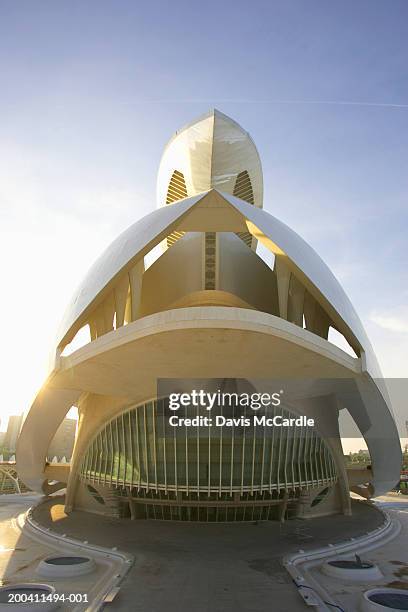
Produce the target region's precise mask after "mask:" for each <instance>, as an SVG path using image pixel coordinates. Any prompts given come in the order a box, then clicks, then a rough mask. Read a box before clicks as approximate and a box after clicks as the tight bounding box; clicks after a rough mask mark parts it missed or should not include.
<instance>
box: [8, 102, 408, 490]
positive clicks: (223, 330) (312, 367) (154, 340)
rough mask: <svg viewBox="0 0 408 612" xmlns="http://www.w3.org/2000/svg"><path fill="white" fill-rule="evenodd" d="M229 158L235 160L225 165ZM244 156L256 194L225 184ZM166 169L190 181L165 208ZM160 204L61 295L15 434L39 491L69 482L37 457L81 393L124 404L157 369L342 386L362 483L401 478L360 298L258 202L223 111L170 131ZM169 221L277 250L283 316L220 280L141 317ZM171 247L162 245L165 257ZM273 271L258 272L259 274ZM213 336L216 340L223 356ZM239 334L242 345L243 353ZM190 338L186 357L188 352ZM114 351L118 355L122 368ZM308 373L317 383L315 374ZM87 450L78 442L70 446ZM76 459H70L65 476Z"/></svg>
mask: <svg viewBox="0 0 408 612" xmlns="http://www.w3.org/2000/svg"><path fill="white" fill-rule="evenodd" d="M227 145H228V146H232V147H233V151H234V154H233V155H232V156H230V155H225V150H226V148H228V146H227ZM197 149H199V150H200V151H199V156H198V158H197V160H198V161H197V160H196V158H195V155H196V154H197ZM231 159H233V161H234V165H232V166H229V165H228V164H230V163H231ZM176 161H177V164H178V167H177V168H175V167H174V166H175V163H176ZM196 161H197V163H196ZM241 162H242V163H241ZM241 167H242V169H245V170H247V171H248V172H250V175H251V180H252V186H253V189H254V196H255V201H254V203H253V204H252V203H248V202H246V201H244V200H242V199H240V198H237V197H235V196H234V195H232V193H233V191H234V189H233V184H234V181H235V179H236V176H237V173H239V172H240V171H241ZM174 169H177V170H180V172H183V174H184V176H185V177H186V186H187V191H188V193H189V194H190V193H191V194H193V195H192V197H188V198H185V199H182V200H181V201H178V202H174V203H171V206H163V204H164V203H165V199H163V198H165V189H167V184H168V180H169V178H170V177H171V174H172V172H173V171H174ZM234 172H235V174H234ZM216 187H217V188H216ZM220 187H222V188H223V191H221V190H219V188H220ZM199 191H202V192H201V193H199ZM159 203H160V205H161V207H160V208H159V209H158V210H156V211H154V212H152V213H150V214H149V215H147V216H146V217H144V218H143V219H141V220H140V221H138V222H136V223H135V224H133V225H132V226H131V227H129V228H128V229H127V230H126V231H125V232H123V233H122V234H121V235H120V236H119V237H118V238H117V239H116V240H115V241H114V242H113V243H112V244H111V245H110V246H109V247H108V249H106V251H105V252H104V253H103V254H102V255H101V257H100V258H99V259H98V260H97V261H96V262H95V264H94V265H93V266H92V268H91V269H90V271H89V272H88V274H87V276H86V277H85V279H84V281H83V282H82V283H81V285H80V286H79V288H78V290H77V291H76V293H75V295H74V297H73V299H72V301H71V303H70V305H69V306H68V309H67V311H66V313H65V316H64V318H63V321H62V324H61V327H60V330H59V333H58V337H57V340H56V344H55V347H54V351H53V363H52V368H51V373H50V375H49V377H48V379H47V381H46V383H45V385H44V387H43V388H42V390H41V391H40V393H39V394H38V396H37V398H36V399H35V401H34V403H33V405H32V407H31V410H30V412H29V413H28V415H27V417H26V420H25V422H24V425H23V428H22V431H21V434H20V437H19V440H18V445H17V463H18V466H17V467H18V472H19V475H20V477H21V478H22V480H23V481H24V482H25V483H26V484H27V485H28V486H30V487H31V488H33V489H36V490H41V489H42V490H47V486H48V485H45V489H44V484H43V483H44V481H45V480H47V479H50V480H51V479H53V480H58V479H60V480H61V481H64V482H66V480H67V472H68V470H69V466H66V465H65V466H63V468H61V470H60V473H61V477H60V478H59V477H58V475H57V472H58V469H57V468H56V467H55V466H46V465H45V458H46V456H47V450H48V446H49V444H50V442H51V439H52V437H53V435H54V433H55V431H56V429H57V428H58V426H59V424H60V423H61V421H62V420H63V418H64V416H65V414H66V412H67V411H68V410H69V408H70V407H71V406H72V405H73V404H76V403H77V402H78V401H80V399H81V397H84V395H86V394H99V395H100V396H103V395H106V396H109V397H112V398H116V399H115V401H114V402H113V404H112V405H115V406H116V408H112V410H122V409H123V406H125V405H127V404H129V402H130V403H132V402H133V403H134V402H136V401H144V400H145V399H146V398H148V397H152V396H153V394H154V384H155V380H156V378H157V377H170V378H171V377H175V378H177V377H180V378H189V377H190V378H196V377H200V376H201V377H220V376H221V377H227V378H228V377H244V378H262V377H263V378H265V379H267V378H270V377H271V371H272V372H273V375H274V376H276V377H285V376H287V377H291V376H295V377H298V378H304V379H310V380H311V379H314V382H313V383H310V385H311V386H313V385H314V386H315V387H316V388H315V387H313V389H311V390H310V389H309V391H313V392H314V394H315V396H318V395H319V394H320V393H321V387H322V388H324V389H325V392H326V393H332V394H334V395H335V396H336V402H337V404H336V406H337V407H338V408H342V407H346V408H347V409H348V410H349V412H350V413H351V415H352V417H353V418H354V420H355V422H356V423H357V425H358V427H359V429H360V431H361V433H362V435H363V436H364V438H365V440H366V442H367V445H368V448H369V451H370V455H371V460H372V477H371V479H370V480H371V485H370V489H369V493H370V494H371V495H373V494H377V495H378V494H381V493H383V492H386V491H388V490H389V489H390V488H391V487H392V486H394V484H395V482H396V481H397V480H398V478H399V470H400V465H401V450H400V443H399V437H398V433H397V429H396V426H395V422H394V418H393V415H392V411H391V407H390V406H389V403H388V400H387V394H386V392H385V391H384V388H383V386H382V384H381V381H380V380H379V379H380V377H381V373H380V370H379V367H378V363H377V360H376V357H375V355H374V352H373V349H372V347H371V345H370V342H369V340H368V338H367V335H366V333H365V330H364V328H363V325H362V323H361V321H360V319H359V317H358V315H357V314H356V311H355V309H354V308H353V306H352V304H351V302H350V300H349V299H348V297H347V295H346V294H345V292H344V290H343V289H342V287H341V285H340V284H339V282H338V281H337V279H336V278H335V276H334V275H333V274H332V272H331V271H330V270H329V268H328V267H327V266H326V264H325V263H324V262H323V261H322V259H321V258H320V257H319V256H318V255H317V253H316V252H315V251H314V250H313V249H312V248H311V247H310V246H309V245H308V244H307V243H306V242H305V241H304V240H303V239H302V238H301V237H300V236H299V235H298V234H296V233H295V232H294V231H293V230H291V229H290V228H289V227H287V226H286V225H285V224H284V223H282V222H281V221H279V220H278V219H276V218H275V217H273V216H272V215H270V214H269V213H267V212H265V211H263V210H262V208H261V206H262V171H261V166H260V162H259V156H258V153H257V151H256V148H255V146H254V145H253V143H252V140H251V139H250V137H249V136H248V135H247V133H246V132H244V131H243V130H242V128H240V127H239V126H238V125H237V124H235V122H233V121H232V120H230V119H228V118H226V117H225V116H224V115H222V114H220V113H218V112H212V113H210V114H209V115H207V116H205V117H204V118H202V119H201V120H199V121H197V122H194V123H193V124H192V125H190V126H187V128H185V129H183V130H181V131H180V132H179V133H177V134H176V136H175V137H174V138H173V140H172V141H170V143H169V145H168V147H167V149H166V151H165V153H164V156H163V159H162V163H161V167H160V173H159ZM173 232H177V233H178V235H181V236H183V235H184V233H186V232H201V233H208V232H210V233H222V232H229V233H231V234H238V235H239V234H244V233H248V232H249V234H251V235H252V237H253V239H254V240H259V241H260V242H262V243H263V244H264V245H265V246H266V247H267V248H268V249H269V250H270V251H271V252H273V253H274V255H275V267H274V270H273V271H270V274H271V275H272V276H271V278H272V277H273V282H274V290H275V291H277V294H278V297H277V299H278V311H279V316H276V315H275V314H271V313H273V312H274V310H270V311H269V312H268V313H267V312H265V311H262V309H257V308H256V307H255V308H254V307H253V306H250V305H249V306H248V308H247V307H246V304H245V301H241V302H237V301H235V302H234V301H231V303H229V304H228V299H229V298H228V292H226V293H225V292H224V293H223V292H222V291H221V292H220V291H218V292H214V293H213V296H215V297H216V298H217V299H220V300H221V301H220V302H218V303H217V302H216V300H215V301H214V302H213V305H207V304H211V302H202V303H201V304H198V305H199V306H200V308H197V303H194V300H196V302H197V299H198V298H200V299H201V298H202V295H201V293H200V292H197V291H195V292H193V293H190V294H189V295H187V296H186V300H184V301H183V300H182V301H181V302H179V303H178V304H175V305H174V306H173V307H169V308H167V307H166V309H164V310H162V311H161V312H156V313H154V314H148V316H143V314H141V310H140V307H141V292H142V277H143V258H144V257H145V255H147V254H148V253H149V251H151V249H152V248H153V247H155V246H157V245H158V244H160V243H161V241H163V240H164V239H166V237H168V236H169V235H170V234H172V233H173ZM172 248H173V247H171V248H170V249H169V250H168V251H167V252H166V253H165V254H164V255H163V256H162V257H163V258H165V257H171V256H172V255H171V251H172ZM245 248H247V247H245ZM174 249H175V250H174V252H176V247H174ZM251 256H252V257H256V256H255V254H253V253H251ZM159 261H160V260H159ZM168 261H170V260H168ZM163 269H166V268H165V267H163ZM242 273H243V274H246V273H247V272H242ZM262 274H264V272H262ZM267 277H268V274H267V273H266V272H265V276H263V277H262V278H265V279H267ZM262 282H264V281H262ZM265 282H266V281H265ZM271 291H272V284H271ZM197 294H198V296H197ZM221 294H222V295H221ZM229 295H232V293H230V294H229ZM225 300H226V302H225V303H226V307H223V306H224V301H225ZM220 305H221V306H220ZM237 306H238V307H237ZM150 312H152V311H150ZM303 318H304V320H305V321H306V329H303ZM114 320H115V328H114V324H113V321H114ZM125 322H127V324H126V325H125V324H124V323H125ZM85 325H89V326H90V329H91V338H92V341H91V342H90V343H89V344H87V345H86V346H84V347H82V348H80V349H78V350H77V351H75V352H74V353H72V354H71V355H69V356H67V357H64V356H61V353H62V351H63V350H64V348H65V347H66V346H67V345H68V344H69V343H70V342H71V341H72V339H73V338H74V337H75V335H76V333H77V332H78V331H79V330H80V329H81V328H82V327H84V326H85ZM330 326H332V327H334V328H335V329H337V330H338V331H339V332H340V333H342V334H343V335H344V337H345V338H346V340H347V341H348V342H349V344H350V345H351V346H352V348H353V349H354V351H355V353H356V357H355V358H353V357H350V356H349V355H347V354H346V353H344V352H343V351H341V350H340V349H338V348H336V347H334V346H333V345H332V344H330V343H329V342H328V340H327V334H328V329H329V327H330ZM210 341H211V342H215V341H216V342H219V346H218V349H219V356H218V357H217V359H214V356H213V354H212V351H211V348H210V347H211V344H208V343H209V342H210ZM243 342H244V343H245V348H246V351H248V358H245V359H243V358H242V354H241V347H242V345H243ZM207 345H208V346H207ZM186 346H188V350H189V355H194V356H195V358H194V359H193V360H191V359H186V357H185V353H184V347H186ZM206 346H207V349H206ZM170 353H171V356H172V358H171V360H169V358H168V355H169V354H170ZM281 355H284V356H285V358H284V359H281V358H280V356H281ZM118 363H120V364H123V365H122V366H121V368H120V369H119V368H118V366H117V364H118ZM295 364H298V365H295ZM316 379H321V382H320V383H318V384H317V383H316ZM336 379H346V380H348V379H350V380H351V381H352V382H353V384H352V386H351V387H350V386H347V385H345V386H344V385H343V386H342V385H341V384H340V383H337V382H333V380H336ZM325 381H326V382H325ZM312 395H313V394H312ZM115 402H116V403H115ZM336 410H337V408H336ZM103 418H105V419H107V418H109V414H108V413H103V411H102V410H101V413H100V414H99V415H98V416H95V426H96V423H97V421H98V419H103ZM85 437H86V436H85ZM82 451H83V449H82V448H81V449H79V448H76V449H75V451H74V456H75V454H76V455H77V456H78V453H79V454H80V452H82ZM385 457H386V458H387V459H386V461H385ZM75 469H76V466H75V461H74V464H73V465H72V466H71V475H72V473H73V470H75ZM350 484H351V483H350ZM353 484H354V483H353ZM357 484H358V483H357ZM361 484H364V482H362V483H361Z"/></svg>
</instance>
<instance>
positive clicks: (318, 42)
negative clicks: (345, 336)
mask: <svg viewBox="0 0 408 612" xmlns="http://www.w3.org/2000/svg"><path fill="white" fill-rule="evenodd" d="M407 23H408V3H407V2H406V0H367V1H366V0H359V1H358V2H356V1H355V0H354V1H343V2H341V3H340V2H325V1H320V0H317V1H314V0H311V1H306V0H299V1H291V0H288V1H281V2H273V1H268V2H262V1H257V0H255V1H254V2H247V1H246V2H242V1H240V0H239V1H234V2H231V1H223V2H206V3H203V2H193V1H190V2H184V1H177V2H174V3H169V2H163V1H159V2H154V3H143V4H142V3H139V2H125V1H120V0H119V1H115V2H114V1H111V2H107V1H85V2H75V1H73V0H70V1H69V2H68V1H65V2H64V1H60V2H55V1H53V2H49V1H38V2H32V1H30V0H26V1H20V0H14V1H11V0H10V1H8V0H3V1H2V2H0V91H1V95H0V113H1V122H0V225H1V227H0V253H1V258H2V264H3V266H2V268H4V270H3V271H2V274H3V279H4V282H5V285H6V287H7V291H6V295H7V299H6V300H3V303H2V306H1V309H2V311H1V315H2V320H3V322H10V323H9V325H6V326H5V327H6V329H5V330H4V334H3V346H4V347H5V348H6V354H7V358H4V363H2V372H3V374H4V376H5V380H7V381H9V385H8V390H7V389H6V392H5V393H6V396H5V404H4V408H3V411H4V414H7V413H17V412H20V411H21V410H24V409H25V408H26V407H27V406H26V403H27V401H29V395H31V394H32V393H33V392H34V390H35V388H36V387H37V386H38V385H39V384H40V383H41V375H42V373H43V372H44V371H45V365H44V364H45V362H46V353H47V350H48V347H49V345H50V344H51V338H52V336H53V334H54V332H55V327H56V326H57V324H58V321H59V319H60V317H61V315H62V312H63V310H64V307H65V305H66V303H67V302H68V300H69V297H70V295H71V293H72V292H73V290H74V288H75V286H76V284H77V283H78V282H79V280H80V278H81V277H82V275H83V274H84V273H85V271H86V270H87V268H88V267H89V265H90V264H91V263H92V261H93V260H94V259H95V258H96V257H97V256H98V255H99V253H100V252H101V251H102V250H103V249H104V248H105V246H106V245H107V244H108V243H109V242H110V241H111V240H112V239H113V238H114V237H115V236H116V235H117V233H118V232H119V231H121V230H122V229H125V228H126V227H127V226H128V225H129V224H130V223H132V222H133V221H135V220H136V219H138V218H139V217H141V216H143V215H144V214H146V212H148V211H150V210H152V209H153V208H154V207H155V206H156V202H155V181H156V173H157V169H158V164H159V160H160V155H161V151H162V148H163V146H164V144H165V143H166V141H167V140H168V138H169V137H170V136H171V134H172V133H173V132H174V130H175V129H177V128H178V127H180V126H181V125H183V124H184V123H186V122H188V121H190V120H191V119H193V118H194V117H196V116H198V115H200V114H202V113H203V112H205V111H206V110H208V109H209V108H211V107H214V106H215V107H217V108H218V109H219V110H221V111H222V112H224V113H226V114H229V115H231V116H232V117H233V118H234V119H236V120H237V121H238V122H239V123H240V124H241V125H243V126H244V127H245V128H246V129H247V130H248V131H249V132H250V133H251V135H252V136H253V138H254V140H255V142H256V144H257V146H258V149H259V152H260V155H261V158H262V161H263V169H264V179H265V201H264V207H265V209H266V210H268V211H269V212H271V213H272V214H274V215H276V216H277V217H279V218H280V219H281V220H283V221H284V222H286V223H288V224H289V225H290V226H291V227H293V229H295V230H296V231H298V232H299V233H300V234H301V235H302V236H303V237H304V238H305V239H306V240H308V241H309V242H310V243H311V244H312V246H314V248H315V249H316V250H317V251H318V252H319V254H320V255H321V256H322V257H323V259H325V261H326V262H327V263H328V264H329V265H330V266H331V268H332V269H333V271H334V272H335V274H336V275H337V276H338V278H339V279H340V281H341V282H342V284H343V286H344V287H345V289H346V291H347V292H348V294H349V296H350V298H351V299H352V301H353V303H354V304H355V306H356V308H357V310H358V312H359V314H360V316H361V318H362V319H363V322H364V324H365V326H366V328H367V331H368V333H369V335H370V337H371V339H372V341H373V344H374V346H375V348H376V350H377V352H378V356H379V359H380V361H381V363H382V365H383V369H384V373H385V375H386V376H406V374H407V370H408V367H407V359H406V357H407V348H408V283H407V247H406V244H407V229H408V206H407V187H408V185H407V183H408V172H407V161H408V159H407V158H408V130H407V119H408V39H407V36H406V25H407ZM50 279H51V282H50ZM21 355H24V360H26V364H27V367H26V368H25V370H24V371H25V378H26V384H25V385H23V387H24V388H21V389H19V390H17V391H16V388H15V381H16V380H18V379H19V378H20V376H21V368H22V365H21V361H20V360H21Z"/></svg>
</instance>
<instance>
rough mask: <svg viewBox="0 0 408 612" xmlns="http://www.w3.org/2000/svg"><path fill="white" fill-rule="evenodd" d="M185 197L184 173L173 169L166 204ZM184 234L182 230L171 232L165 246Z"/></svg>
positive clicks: (170, 244) (173, 242)
mask: <svg viewBox="0 0 408 612" xmlns="http://www.w3.org/2000/svg"><path fill="white" fill-rule="evenodd" d="M186 197H187V187H186V182H185V180H184V174H183V173H182V172H179V171H178V170H175V171H174V172H173V174H172V177H171V179H170V183H169V187H168V189H167V197H166V204H173V202H177V200H183V198H186ZM183 236H184V232H172V233H171V234H170V236H168V237H167V246H168V247H170V246H172V245H173V244H175V243H176V242H177V240H179V239H180V238H182V237H183Z"/></svg>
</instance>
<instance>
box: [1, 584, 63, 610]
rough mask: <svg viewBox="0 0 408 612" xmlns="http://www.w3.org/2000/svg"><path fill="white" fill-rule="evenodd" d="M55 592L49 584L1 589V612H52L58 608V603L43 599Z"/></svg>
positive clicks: (21, 585) (14, 585) (17, 585)
mask: <svg viewBox="0 0 408 612" xmlns="http://www.w3.org/2000/svg"><path fill="white" fill-rule="evenodd" d="M55 592H56V591H55V589H54V587H52V586H51V585H49V584H35V583H31V582H25V583H20V584H10V585H8V586H3V587H0V612H6V611H7V612H35V611H37V612H52V611H53V610H56V609H57V608H58V605H59V604H58V602H54V601H51V602H50V601H44V602H43V601H42V599H45V598H46V597H48V596H49V595H55ZM37 602H38V603H37Z"/></svg>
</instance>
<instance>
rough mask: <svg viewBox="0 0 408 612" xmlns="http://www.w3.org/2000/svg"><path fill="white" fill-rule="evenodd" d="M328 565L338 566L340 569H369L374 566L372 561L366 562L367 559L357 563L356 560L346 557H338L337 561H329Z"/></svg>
mask: <svg viewBox="0 0 408 612" xmlns="http://www.w3.org/2000/svg"><path fill="white" fill-rule="evenodd" d="M328 565H331V566H332V567H339V568H342V569H359V570H361V569H371V568H372V567H374V565H373V564H372V563H368V562H367V561H362V562H361V563H359V562H358V561H351V560H347V559H340V560H338V561H329V562H328Z"/></svg>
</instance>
